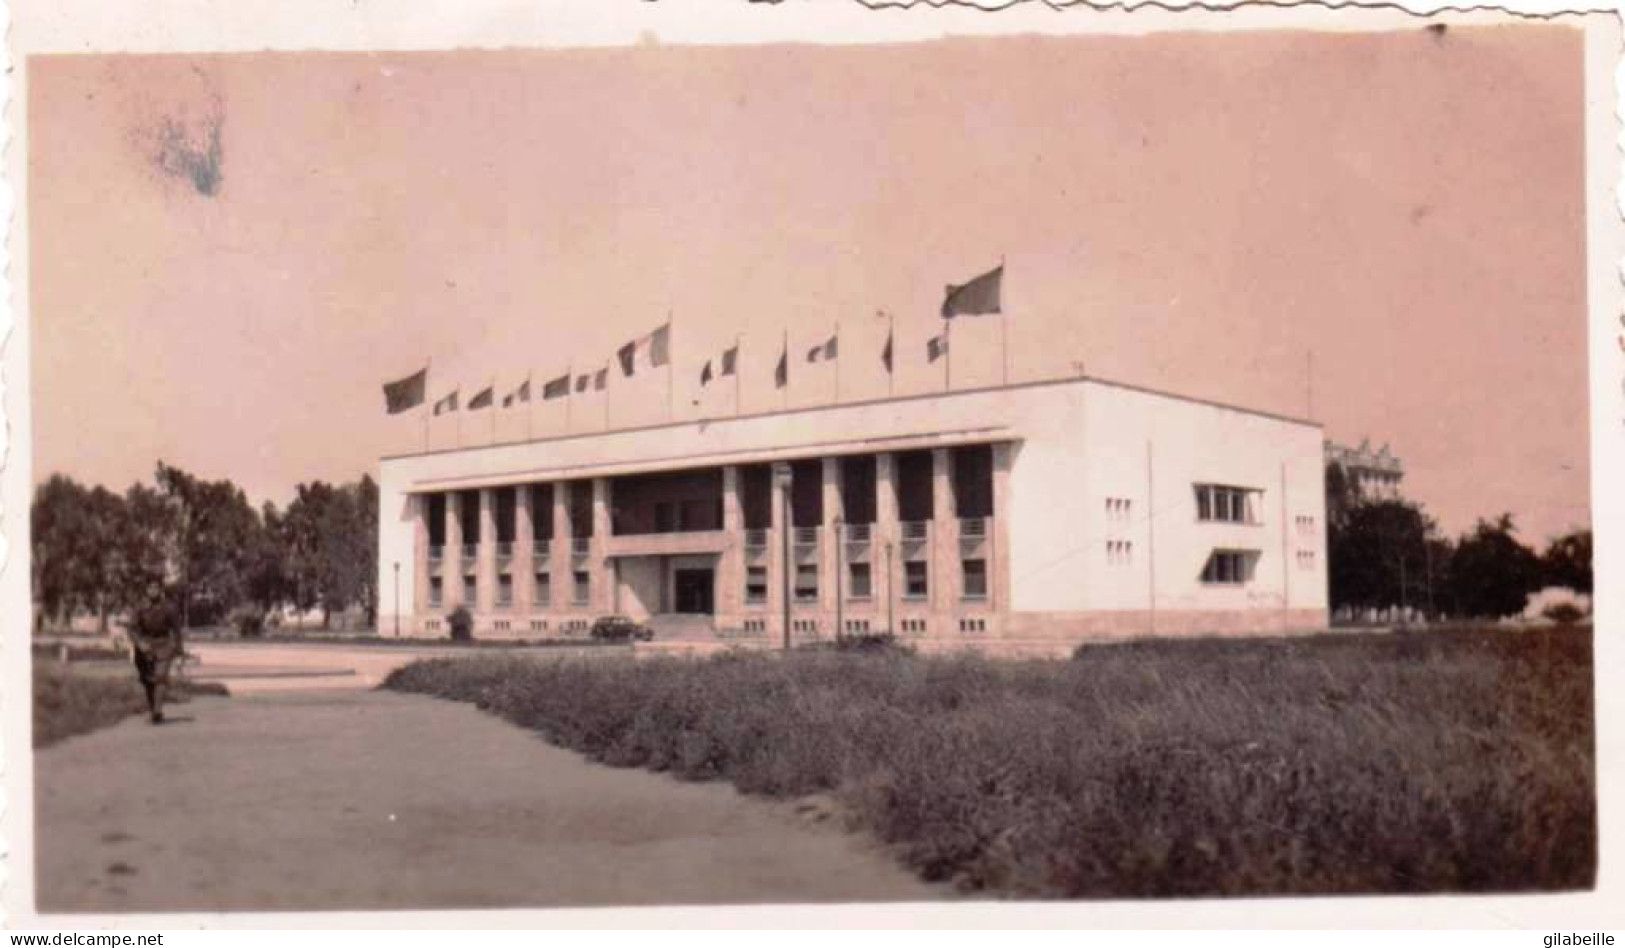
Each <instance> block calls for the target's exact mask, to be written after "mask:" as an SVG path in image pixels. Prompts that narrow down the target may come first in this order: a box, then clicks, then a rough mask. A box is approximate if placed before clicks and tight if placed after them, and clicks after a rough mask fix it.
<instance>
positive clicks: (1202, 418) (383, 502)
mask: <svg viewBox="0 0 1625 948" xmlns="http://www.w3.org/2000/svg"><path fill="white" fill-rule="evenodd" d="M1322 439H1323V433H1322V431H1321V428H1320V427H1319V426H1318V425H1316V424H1314V423H1311V422H1306V421H1300V420H1296V419H1291V418H1284V417H1279V416H1275V415H1269V414H1265V413H1261V412H1255V411H1249V410H1246V409H1241V408H1236V407H1231V406H1226V405H1219V404H1215V403H1211V402H1205V401H1198V400H1194V399H1189V398H1182V397H1178V396H1174V395H1169V394H1165V393H1161V392H1154V391H1149V390H1146V389H1142V388H1137V387H1134V386H1129V385H1122V384H1117V383H1112V382H1106V381H1102V380H1098V379H1092V378H1075V379H1066V380H1057V381H1048V382H1034V383H1028V384H1020V385H1011V386H1006V387H998V388H984V389H975V390H960V391H950V392H941V393H933V394H926V395H916V396H910V397H901V398H887V399H877V400H872V401H863V402H850V403H843V404H833V405H822V406H816V407H808V408H796V409H790V410H786V411H776V412H765V413H760V414H747V415H741V416H736V417H722V418H710V419H707V420H705V421H704V422H701V421H690V422H677V423H671V424H662V425H653V426H648V427H642V428H631V429H625V430H619V431H616V430H610V431H605V432H601V433H587V434H569V435H563V436H557V437H551V438H543V439H537V440H531V441H525V442H519V443H512V444H495V445H486V446H480V447H468V448H461V449H457V450H442V451H429V452H424V453H417V454H409V455H402V456H397V457H389V458H385V459H384V460H383V461H382V464H381V469H380V472H379V489H380V517H379V531H380V535H379V569H380V575H379V583H380V585H379V590H380V597H379V598H380V603H381V606H382V609H381V612H382V614H381V615H380V617H379V623H378V627H379V629H380V631H381V632H383V633H384V634H386V635H387V634H391V632H392V631H393V630H394V629H396V628H397V627H398V628H399V629H400V633H401V634H402V635H412V636H445V635H446V634H447V631H448V630H447V616H448V614H449V613H450V612H451V611H452V610H454V609H456V608H457V607H459V606H465V607H467V609H468V610H469V612H470V613H472V615H473V619H474V635H475V637H476V638H497V639H501V638H562V637H580V636H585V635H586V634H587V630H588V629H589V627H590V625H591V623H592V621H593V620H594V619H595V618H596V617H598V616H602V615H606V614H624V615H628V616H630V617H632V618H634V619H638V620H641V621H647V622H648V623H649V624H650V625H651V627H652V628H653V629H654V631H655V642H656V643H662V642H677V643H692V644H696V645H700V644H706V645H720V644H743V645H758V646H762V647H776V646H778V645H780V644H781V643H782V642H783V641H784V640H785V637H786V635H785V632H786V630H785V623H786V616H787V615H788V625H789V629H788V632H789V636H788V637H789V638H790V639H792V640H793V641H794V642H797V643H803V642H815V641H820V640H822V641H828V640H830V639H832V638H834V636H835V635H836V634H837V633H842V632H844V633H883V632H891V633H894V634H895V635H896V636H897V637H898V638H899V639H902V640H905V641H907V642H909V643H912V644H916V645H918V646H920V647H922V648H924V649H927V650H935V649H952V648H964V647H971V648H981V649H985V650H987V651H989V652H995V653H996V652H1006V653H1035V652H1036V653H1049V654H1056V653H1064V651H1065V650H1067V649H1069V648H1070V647H1071V646H1072V645H1074V644H1076V643H1077V642H1080V641H1083V640H1085V639H1090V638H1099V637H1110V636H1135V635H1196V634H1212V633H1234V634H1246V633H1254V632H1279V631H1284V630H1288V629H1292V630H1311V629H1320V628H1325V627H1326V624H1327V590H1326V554H1325V526H1324V524H1325V503H1326V498H1325V481H1324V476H1323V468H1322V465H1321V444H1322ZM787 598H788V600H789V608H788V610H786V608H785V600H786V599H787ZM397 602H398V603H399V611H400V615H399V621H398V622H397V617H396V616H395V615H394V614H393V613H394V605H393V604H394V603H397Z"/></svg>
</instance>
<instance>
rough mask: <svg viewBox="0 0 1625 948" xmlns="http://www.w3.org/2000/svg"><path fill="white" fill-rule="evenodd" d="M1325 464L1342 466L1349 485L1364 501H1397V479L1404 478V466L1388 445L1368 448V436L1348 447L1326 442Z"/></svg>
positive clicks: (1369, 442)
mask: <svg viewBox="0 0 1625 948" xmlns="http://www.w3.org/2000/svg"><path fill="white" fill-rule="evenodd" d="M1326 463H1327V464H1336V465H1338V466H1339V467H1341V468H1342V469H1343V473H1344V475H1346V476H1347V477H1348V480H1349V484H1350V485H1351V486H1354V487H1356V488H1358V489H1359V491H1360V494H1361V496H1363V497H1365V498H1367V499H1368V500H1398V499H1399V482H1400V481H1402V480H1404V479H1405V466H1404V465H1403V464H1401V463H1400V461H1399V458H1396V457H1394V455H1393V454H1392V453H1391V452H1390V451H1389V450H1388V445H1386V444H1384V445H1383V446H1382V447H1381V448H1379V449H1377V450H1375V451H1373V450H1371V441H1370V439H1368V438H1362V439H1360V444H1359V446H1358V447H1354V448H1350V447H1345V446H1343V445H1341V444H1337V443H1336V442H1333V441H1328V442H1326Z"/></svg>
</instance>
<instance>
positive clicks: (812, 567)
mask: <svg viewBox="0 0 1625 948" xmlns="http://www.w3.org/2000/svg"><path fill="white" fill-rule="evenodd" d="M817 599H818V564H816V563H797V564H796V602H815V601H817Z"/></svg>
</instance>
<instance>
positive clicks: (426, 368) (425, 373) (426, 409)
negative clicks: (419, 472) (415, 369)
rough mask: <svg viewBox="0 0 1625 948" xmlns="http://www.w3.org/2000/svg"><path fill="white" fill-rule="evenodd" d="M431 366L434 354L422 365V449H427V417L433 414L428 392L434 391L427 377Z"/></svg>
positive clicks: (432, 365)
mask: <svg viewBox="0 0 1625 948" xmlns="http://www.w3.org/2000/svg"><path fill="white" fill-rule="evenodd" d="M433 368H434V356H430V357H429V361H428V362H427V363H426V364H425V365H424V366H423V450H425V451H427V450H429V417H430V415H431V414H433V408H432V406H431V405H430V404H429V393H430V392H432V391H434V389H432V388H430V387H429V377H430V376H431V375H433V373H432V372H430V371H429V370H430V369H433Z"/></svg>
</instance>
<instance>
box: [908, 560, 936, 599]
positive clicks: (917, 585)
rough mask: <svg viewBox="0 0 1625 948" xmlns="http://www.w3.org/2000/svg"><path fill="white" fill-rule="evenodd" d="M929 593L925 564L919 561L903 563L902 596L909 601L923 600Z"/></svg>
mask: <svg viewBox="0 0 1625 948" xmlns="http://www.w3.org/2000/svg"><path fill="white" fill-rule="evenodd" d="M929 591H930V586H929V584H928V582H927V579H926V571H925V563H924V562H922V561H920V560H909V561H908V562H906V563H904V564H903V595H904V596H905V597H906V598H909V599H924V598H925V596H926V593H928V592H929Z"/></svg>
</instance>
